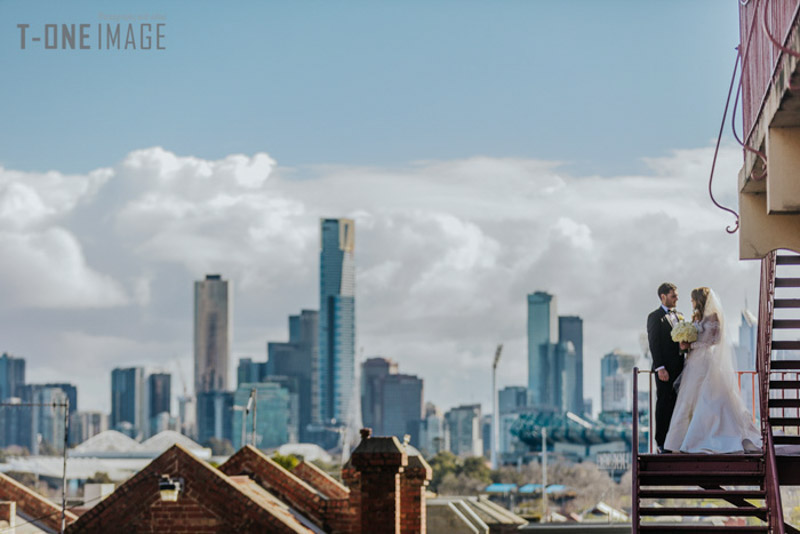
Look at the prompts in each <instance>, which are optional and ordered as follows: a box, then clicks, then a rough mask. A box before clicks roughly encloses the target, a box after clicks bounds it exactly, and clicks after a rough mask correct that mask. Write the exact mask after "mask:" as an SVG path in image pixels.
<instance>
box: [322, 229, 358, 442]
mask: <svg viewBox="0 0 800 534" xmlns="http://www.w3.org/2000/svg"><path fill="white" fill-rule="evenodd" d="M320 230H321V247H320V277H319V283H320V295H319V297H320V298H319V300H320V303H319V305H320V307H319V350H318V354H317V365H316V366H315V370H316V376H315V380H314V385H313V387H314V392H315V395H314V398H315V402H314V404H315V410H314V420H315V422H317V423H319V424H321V425H334V426H335V425H350V426H360V423H361V421H360V420H359V421H356V419H360V417H359V414H358V412H360V406H358V405H357V404H356V403H357V402H358V400H359V394H358V384H357V383H356V380H355V371H356V369H355V356H356V353H355V348H356V325H355V256H354V252H355V223H354V221H352V220H350V219H322V220H321V222H320Z"/></svg>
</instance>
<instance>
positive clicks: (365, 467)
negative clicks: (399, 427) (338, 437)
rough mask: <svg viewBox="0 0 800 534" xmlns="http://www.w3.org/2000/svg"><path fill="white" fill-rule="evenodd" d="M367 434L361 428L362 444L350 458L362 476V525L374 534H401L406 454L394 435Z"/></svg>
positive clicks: (367, 432)
mask: <svg viewBox="0 0 800 534" xmlns="http://www.w3.org/2000/svg"><path fill="white" fill-rule="evenodd" d="M370 434H371V431H370V430H369V429H362V431H361V443H359V445H358V447H356V450H354V451H353V454H352V456H351V458H350V461H351V464H352V466H353V468H355V469H356V470H357V471H358V472H359V475H360V479H361V487H360V494H361V502H360V510H359V511H358V512H359V514H360V516H361V518H360V523H361V528H362V529H366V528H369V532H370V533H375V534H400V473H402V471H403V467H405V466H406V465H408V456H407V455H406V452H405V448H404V447H403V446H402V445H401V444H400V442H399V441H398V440H397V438H396V437H394V436H391V437H377V438H372V437H370ZM362 532H363V530H362Z"/></svg>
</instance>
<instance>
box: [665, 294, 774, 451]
mask: <svg viewBox="0 0 800 534" xmlns="http://www.w3.org/2000/svg"><path fill="white" fill-rule="evenodd" d="M695 326H697V330H698V335H697V341H696V342H694V343H692V347H691V350H690V351H689V354H688V355H687V357H686V363H685V365H684V367H683V373H682V376H681V378H680V384H679V389H678V400H677V402H676V403H675V410H674V411H673V412H672V419H671V421H670V425H669V431H668V432H667V438H666V439H665V440H664V448H665V449H667V450H670V451H674V452H677V451H681V452H692V453H735V452H759V451H760V450H761V433H760V432H759V431H758V429H757V428H756V426H755V424H753V420H752V415H751V414H750V413H748V411H747V409H746V408H745V406H744V403H743V402H742V398H741V396H740V395H739V388H738V386H737V382H736V377H735V373H734V371H733V363H732V350H731V346H730V345H729V344H728V343H727V341H726V335H725V319H724V315H723V313H722V306H721V305H720V303H719V299H718V298H717V297H716V295H715V294H714V292H713V291H712V292H711V293H710V294H709V297H708V301H707V302H706V308H705V313H704V315H703V318H702V320H700V321H699V322H697V323H695Z"/></svg>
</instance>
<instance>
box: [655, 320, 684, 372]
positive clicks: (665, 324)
mask: <svg viewBox="0 0 800 534" xmlns="http://www.w3.org/2000/svg"><path fill="white" fill-rule="evenodd" d="M671 333H672V325H671V324H670V322H669V319H668V318H667V312H665V311H664V308H662V307H661V306H659V307H658V308H657V309H656V310H655V311H653V312H652V313H651V314H650V315H648V316H647V340H648V342H649V343H650V355H651V356H652V357H653V371H655V370H656V369H658V368H659V367H661V366H662V365H663V366H664V368H665V369H666V370H667V372H668V373H669V382H673V381H674V380H675V379H676V378H678V375H679V374H681V371H683V354H681V351H680V346H679V345H678V343H676V342H675V341H672V336H671Z"/></svg>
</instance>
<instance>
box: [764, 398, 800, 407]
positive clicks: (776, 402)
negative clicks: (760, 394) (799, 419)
mask: <svg viewBox="0 0 800 534" xmlns="http://www.w3.org/2000/svg"><path fill="white" fill-rule="evenodd" d="M769 407H770V408H800V399H770V400H769Z"/></svg>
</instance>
